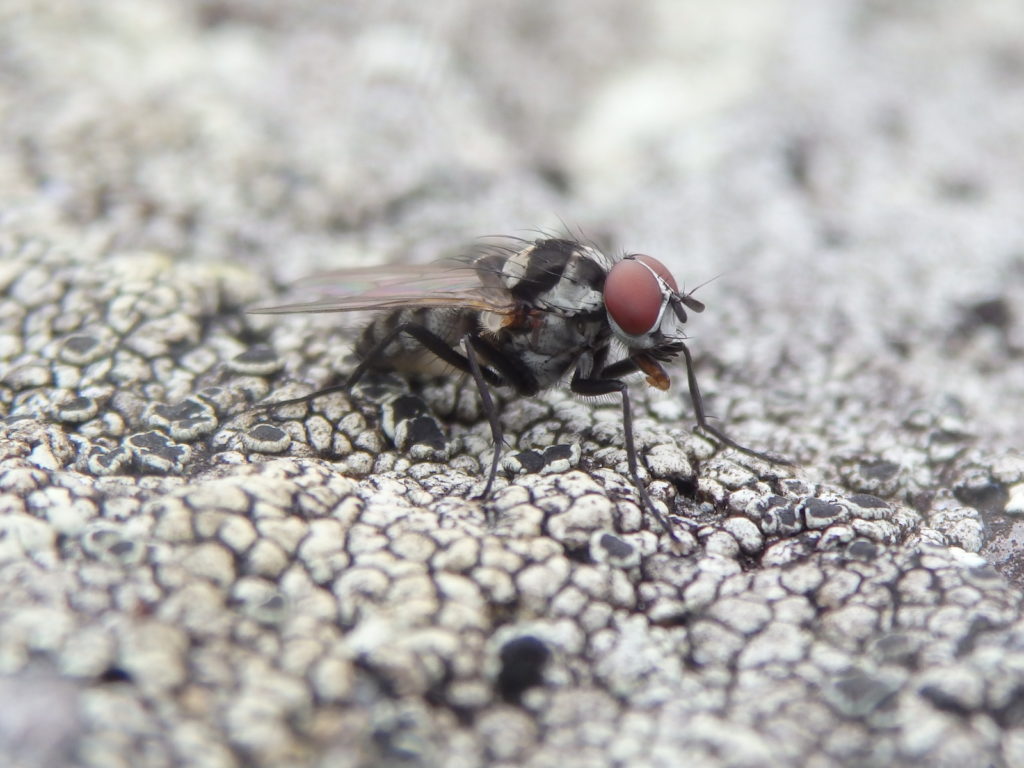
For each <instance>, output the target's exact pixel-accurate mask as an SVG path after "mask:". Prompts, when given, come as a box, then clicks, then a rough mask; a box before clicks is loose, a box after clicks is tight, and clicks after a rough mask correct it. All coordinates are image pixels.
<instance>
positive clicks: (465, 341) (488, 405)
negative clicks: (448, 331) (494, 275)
mask: <svg viewBox="0 0 1024 768" xmlns="http://www.w3.org/2000/svg"><path fill="white" fill-rule="evenodd" d="M476 343H477V341H476V340H475V339H474V338H473V337H472V336H471V335H470V334H468V333H467V334H466V335H465V336H463V337H462V346H463V348H464V349H465V350H466V362H467V363H468V364H469V372H470V373H471V374H473V380H474V381H475V382H476V388H477V391H478V392H480V403H481V405H482V406H483V409H484V413H485V414H486V415H487V421H488V422H490V425H491V439H492V440H494V456H493V458H492V459H491V471H490V472H488V473H487V484H486V485H485V486H484V491H483V493H481V494H480V498H483V499H486V498H487V497H488V496H489V495H490V493H491V487H492V486H493V485H494V478H495V476H496V475H497V473H498V461H499V460H500V459H501V449H502V447H503V446H504V443H505V436H504V433H503V432H502V429H501V419H500V418H499V417H498V409H497V408H495V407H494V400H493V399H492V398H491V391H490V390H489V389H488V388H487V382H486V381H485V380H484V376H483V371H482V370H481V368H480V364H479V363H478V362H477V359H476V349H475V348H474V347H475V345H476Z"/></svg>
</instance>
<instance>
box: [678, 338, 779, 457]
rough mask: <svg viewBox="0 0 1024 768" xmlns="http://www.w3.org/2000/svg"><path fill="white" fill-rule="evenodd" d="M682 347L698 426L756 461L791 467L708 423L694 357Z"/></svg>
mask: <svg viewBox="0 0 1024 768" xmlns="http://www.w3.org/2000/svg"><path fill="white" fill-rule="evenodd" d="M680 346H681V347H682V350H683V358H684V359H685V360H686V382H687V384H688V385H689V387H690V401H691V402H692V403H693V413H694V416H695V417H696V419H697V426H698V427H700V428H701V429H703V430H704V431H705V432H707V433H709V434H711V435H713V436H714V437H715V439H716V440H718V442H720V443H722V444H723V445H727V446H729V447H730V448H733V449H735V450H737V451H739V452H740V453H745V454H747V455H748V456H753V457H754V458H756V459H761V460H762V461H767V462H768V463H769V464H786V465H791V464H792V463H793V462H791V461H789V460H788V459H784V458H781V457H779V456H772V455H770V454H767V453H761V452H760V451H755V450H753V449H751V448H747V447H746V446H745V445H741V444H740V443H737V442H736V441H735V440H733V439H732V438H731V437H729V436H728V435H727V434H725V433H724V432H723V431H722V430H720V429H719V428H718V427H716V426H714V425H713V424H711V423H710V422H709V421H708V417H707V415H706V414H705V413H704V398H703V397H701V394H700V387H699V386H697V374H696V373H694V371H693V356H692V355H690V350H689V349H688V348H687V346H686V345H685V344H682V343H680Z"/></svg>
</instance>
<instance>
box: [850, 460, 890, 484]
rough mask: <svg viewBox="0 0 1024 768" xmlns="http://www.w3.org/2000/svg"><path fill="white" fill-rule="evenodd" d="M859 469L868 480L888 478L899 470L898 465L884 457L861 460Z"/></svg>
mask: <svg viewBox="0 0 1024 768" xmlns="http://www.w3.org/2000/svg"><path fill="white" fill-rule="evenodd" d="M860 471H861V474H862V475H864V477H866V478H867V479H868V480H890V479H892V478H893V477H895V476H896V474H897V473H898V472H899V471H900V465H899V464H897V463H896V462H894V461H886V460H885V459H878V460H876V461H862V462H861V463H860Z"/></svg>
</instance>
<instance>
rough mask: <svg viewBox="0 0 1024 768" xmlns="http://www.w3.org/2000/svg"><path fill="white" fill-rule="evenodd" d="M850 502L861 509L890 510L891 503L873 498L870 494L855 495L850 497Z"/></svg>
mask: <svg viewBox="0 0 1024 768" xmlns="http://www.w3.org/2000/svg"><path fill="white" fill-rule="evenodd" d="M850 501H851V502H853V503H854V504H856V505H857V506H858V507H860V508H861V509H889V508H890V507H889V502H887V501H885V500H884V499H880V498H878V497H877V496H872V495H871V494H870V493H855V494H853V495H852V496H850Z"/></svg>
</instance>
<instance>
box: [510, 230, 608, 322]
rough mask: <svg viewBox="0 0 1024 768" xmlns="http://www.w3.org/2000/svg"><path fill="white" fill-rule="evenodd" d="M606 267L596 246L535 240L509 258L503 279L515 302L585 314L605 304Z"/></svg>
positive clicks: (561, 312)
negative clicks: (602, 292)
mask: <svg viewBox="0 0 1024 768" xmlns="http://www.w3.org/2000/svg"><path fill="white" fill-rule="evenodd" d="M605 276H606V267H605V265H604V256H603V255H602V254H601V253H600V252H598V251H596V250H595V249H593V248H591V247H589V246H586V245H583V244H581V243H577V242H574V241H571V240H557V239H549V240H538V241H537V242H535V243H533V244H532V245H530V246H527V247H526V248H524V249H522V250H521V251H519V252H518V253H516V254H514V255H513V256H511V257H509V258H508V259H507V260H506V261H505V263H504V265H503V267H502V272H501V277H502V280H503V281H504V283H505V287H506V288H507V289H508V291H509V293H511V294H512V296H513V297H514V298H515V299H516V301H517V302H519V303H521V304H523V305H525V306H527V307H532V308H536V309H542V310H544V311H547V312H552V313H554V314H556V315H559V316H561V317H573V316H575V315H580V314H583V315H588V314H591V313H593V312H595V311H597V310H599V309H601V308H602V307H603V305H604V299H603V297H602V294H601V291H602V288H603V286H604V280H605Z"/></svg>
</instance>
